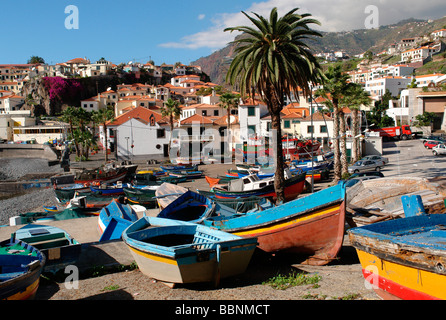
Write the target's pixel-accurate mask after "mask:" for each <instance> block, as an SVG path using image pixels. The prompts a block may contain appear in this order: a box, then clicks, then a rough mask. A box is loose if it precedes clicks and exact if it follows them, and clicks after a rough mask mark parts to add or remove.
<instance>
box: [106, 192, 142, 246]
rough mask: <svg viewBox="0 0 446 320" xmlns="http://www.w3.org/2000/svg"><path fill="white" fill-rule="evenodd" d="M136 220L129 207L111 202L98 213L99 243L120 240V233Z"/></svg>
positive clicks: (136, 217)
mask: <svg viewBox="0 0 446 320" xmlns="http://www.w3.org/2000/svg"><path fill="white" fill-rule="evenodd" d="M136 220H138V216H137V214H136V212H135V211H134V210H133V209H132V207H131V206H129V205H124V204H121V203H119V202H118V201H117V200H114V201H112V202H111V203H110V204H109V205H108V206H106V207H104V208H102V210H101V211H100V212H99V217H98V227H99V232H100V233H101V237H100V238H99V241H100V242H102V241H107V240H117V239H121V235H122V232H123V231H124V230H125V228H127V227H128V226H130V225H131V224H132V223H133V222H135V221H136Z"/></svg>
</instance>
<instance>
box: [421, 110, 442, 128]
mask: <svg viewBox="0 0 446 320" xmlns="http://www.w3.org/2000/svg"><path fill="white" fill-rule="evenodd" d="M437 117H438V116H437V114H436V113H435V112H427V111H425V112H423V114H418V115H417V116H416V117H415V119H416V120H417V121H418V125H419V126H431V127H432V124H433V123H434V120H435V119H436V118H437Z"/></svg>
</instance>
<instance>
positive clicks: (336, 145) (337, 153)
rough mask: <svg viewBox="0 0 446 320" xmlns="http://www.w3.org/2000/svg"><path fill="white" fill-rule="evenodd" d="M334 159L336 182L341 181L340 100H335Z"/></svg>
mask: <svg viewBox="0 0 446 320" xmlns="http://www.w3.org/2000/svg"><path fill="white" fill-rule="evenodd" d="M333 120H334V123H333V144H334V145H333V153H334V155H333V158H334V166H333V171H334V182H338V181H339V180H341V154H340V149H339V134H340V132H339V110H338V100H337V99H333Z"/></svg>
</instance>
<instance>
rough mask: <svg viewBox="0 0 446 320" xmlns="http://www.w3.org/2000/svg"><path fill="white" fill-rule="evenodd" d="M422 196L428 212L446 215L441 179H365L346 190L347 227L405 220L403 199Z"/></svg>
mask: <svg viewBox="0 0 446 320" xmlns="http://www.w3.org/2000/svg"><path fill="white" fill-rule="evenodd" d="M406 195H407V196H411V195H419V196H421V198H422V202H423V205H424V209H425V211H426V212H427V213H446V208H445V205H444V200H445V199H446V188H445V187H444V186H442V185H441V180H439V179H426V178H419V177H385V178H379V179H371V180H362V181H360V182H358V183H357V184H355V185H354V186H352V187H349V188H347V199H348V203H347V215H346V220H347V222H348V224H349V225H350V226H351V227H352V228H354V227H361V226H365V225H369V224H372V223H376V222H381V221H386V220H392V219H399V218H402V217H404V209H403V206H402V203H401V197H402V196H406Z"/></svg>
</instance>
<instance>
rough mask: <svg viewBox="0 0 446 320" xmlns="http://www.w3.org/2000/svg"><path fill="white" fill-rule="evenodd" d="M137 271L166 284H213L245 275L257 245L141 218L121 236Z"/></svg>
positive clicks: (205, 229) (184, 225)
mask: <svg viewBox="0 0 446 320" xmlns="http://www.w3.org/2000/svg"><path fill="white" fill-rule="evenodd" d="M122 238H123V240H124V242H125V243H126V244H127V246H128V247H129V249H130V251H131V253H132V255H133V257H134V259H135V261H136V263H137V264H138V267H139V269H140V270H141V272H142V273H144V274H145V275H147V276H149V277H151V278H154V279H157V280H161V281H164V282H170V283H196V282H213V283H214V284H216V285H218V284H219V281H220V279H223V278H226V277H231V276H235V275H238V274H241V273H243V272H245V270H246V268H247V266H248V264H249V261H250V260H251V257H252V254H253V252H254V250H255V247H256V245H257V239H256V238H249V239H244V238H242V237H238V236H234V235H231V234H229V233H226V232H221V231H218V230H213V229H211V228H208V227H205V226H203V225H199V224H195V223H189V222H184V221H177V220H171V219H162V218H154V217H147V216H146V217H143V218H141V219H139V220H138V221H137V222H135V223H133V224H132V225H131V226H130V227H128V228H127V229H126V230H125V231H124V233H123V234H122Z"/></svg>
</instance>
